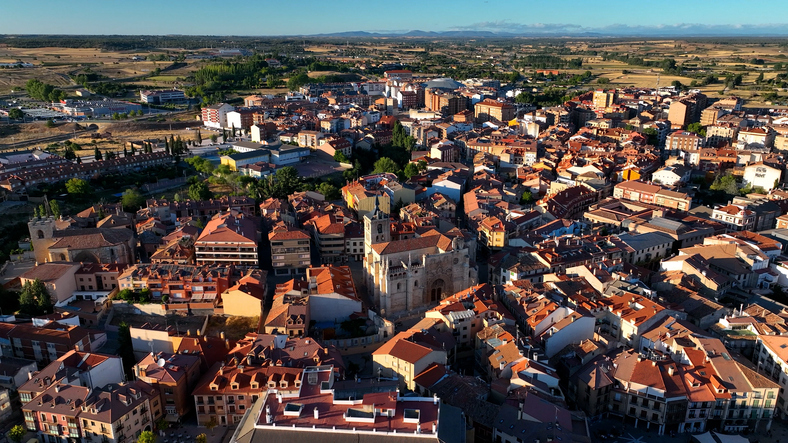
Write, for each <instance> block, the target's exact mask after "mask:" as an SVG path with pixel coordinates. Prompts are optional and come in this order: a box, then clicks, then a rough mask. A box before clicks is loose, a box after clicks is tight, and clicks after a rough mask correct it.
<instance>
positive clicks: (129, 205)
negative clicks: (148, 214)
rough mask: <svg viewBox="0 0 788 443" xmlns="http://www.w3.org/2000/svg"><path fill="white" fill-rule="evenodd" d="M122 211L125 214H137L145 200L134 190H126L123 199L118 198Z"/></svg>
mask: <svg viewBox="0 0 788 443" xmlns="http://www.w3.org/2000/svg"><path fill="white" fill-rule="evenodd" d="M120 203H121V205H123V210H124V211H127V212H137V210H138V209H139V208H141V207H142V205H144V204H145V198H144V197H143V196H142V194H140V192H139V191H138V190H136V189H126V192H124V193H123V197H121V198H120Z"/></svg>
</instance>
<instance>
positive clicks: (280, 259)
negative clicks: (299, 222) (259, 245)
mask: <svg viewBox="0 0 788 443" xmlns="http://www.w3.org/2000/svg"><path fill="white" fill-rule="evenodd" d="M268 241H269V242H270V243H271V263H272V266H273V268H274V274H275V275H294V274H303V273H304V271H305V270H306V268H307V267H309V265H310V263H311V261H310V257H311V248H310V244H311V241H310V236H309V233H307V232H306V231H304V230H303V229H298V228H296V227H294V226H290V225H288V224H285V223H280V224H277V225H276V226H274V228H273V229H272V230H271V232H270V233H269V234H268Z"/></svg>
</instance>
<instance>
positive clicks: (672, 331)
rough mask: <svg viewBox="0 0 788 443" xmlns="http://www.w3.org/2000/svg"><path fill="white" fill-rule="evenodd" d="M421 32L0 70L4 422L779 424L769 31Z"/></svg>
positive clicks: (779, 289) (745, 428)
mask: <svg viewBox="0 0 788 443" xmlns="http://www.w3.org/2000/svg"><path fill="white" fill-rule="evenodd" d="M589 29H595V28H589ZM413 32H414V33H413V35H412V36H411V37H412V38H411V37H403V36H396V37H390V38H391V40H390V42H389V43H387V45H388V46H386V47H385V48H384V47H382V46H380V41H379V40H380V39H383V38H384V37H380V36H378V37H370V36H353V37H352V38H351V37H348V39H347V41H345V42H339V40H342V39H344V37H342V38H339V37H337V36H333V37H332V36H312V37H309V39H307V38H304V39H301V40H303V41H301V42H300V43H299V42H296V40H299V38H293V39H290V40H293V41H289V40H288V39H289V38H285V37H281V38H279V37H277V38H276V39H274V40H270V41H269V40H266V39H260V40H259V41H257V40H249V37H248V36H244V35H239V36H238V39H237V41H229V40H225V41H222V42H221V45H218V46H221V47H222V48H223V49H220V48H219V47H218V46H217V47H214V43H215V42H216V41H215V40H214V39H213V38H212V37H211V38H209V37H205V38H206V39H207V40H206V41H207V42H209V46H210V47H209V48H205V43H204V42H202V43H201V42H200V41H198V40H199V39H198V38H197V37H195V36H191V37H189V36H181V35H176V36H173V37H172V42H170V43H172V46H163V45H164V43H166V42H163V41H162V42H160V43H158V46H156V51H158V52H156V54H158V55H155V56H151V57H152V58H150V59H149V58H148V56H143V55H139V54H142V52H140V51H139V50H137V46H134V45H136V44H138V43H136V42H135V41H133V39H132V41H129V38H128V37H127V36H125V37H124V36H112V38H110V37H109V36H104V37H103V38H104V40H105V41H104V40H102V38H100V37H99V36H93V37H91V36H88V37H85V38H86V39H87V41H88V42H90V44H92V45H95V46H96V47H97V48H98V47H100V48H102V49H101V50H100V51H99V50H97V52H98V53H97V54H95V58H96V59H97V60H98V59H99V56H100V54H101V51H105V52H106V51H118V53H119V54H120V53H122V58H119V60H121V61H117V62H114V63H117V73H122V75H124V76H125V77H122V76H117V75H118V74H117V73H116V74H115V77H108V76H107V71H105V70H104V69H103V68H101V64H103V63H104V62H96V63H92V62H90V61H89V60H91V59H92V57H89V58H88V57H87V56H84V54H82V55H74V57H75V59H76V58H78V57H84V58H85V60H88V61H79V62H74V64H73V66H72V68H73V72H72V73H70V74H66V73H63V74H62V75H63V76H65V77H60V78H62V79H71V80H69V81H71V83H73V84H71V83H68V82H67V81H65V80H64V81H63V82H58V83H55V84H48V83H46V82H45V80H46V81H54V80H52V79H53V78H54V76H52V75H51V74H52V73H53V72H55V71H51V72H49V71H46V72H45V70H47V69H55V67H54V66H55V64H52V63H54V62H51V63H50V62H47V64H46V65H44V64H43V63H33V62H37V61H36V60H32V59H30V60H32V61H31V63H32V65H30V66H27V65H26V63H28V58H27V56H24V57H22V56H19V57H16V58H15V59H14V60H10V61H9V62H8V63H10V64H9V65H8V66H7V67H5V66H3V69H1V70H0V117H2V118H3V119H2V120H0V197H2V198H1V199H0V200H1V201H0V219H2V220H3V221H2V222H0V259H2V260H3V262H2V263H0V285H2V287H1V288H0V368H2V372H3V373H2V375H0V433H2V436H0V439H3V438H5V439H7V440H8V441H13V442H14V443H25V442H27V443H77V442H86V443H132V442H135V443H137V442H138V443H263V442H269V441H270V442H274V441H276V442H278V441H293V442H301V441H304V442H306V441H327V442H328V441H331V442H333V441H336V442H346V441H347V442H350V441H373V440H380V441H391V442H400V441H422V440H423V441H434V442H447V443H448V442H452V443H454V442H457V443H463V442H479V443H484V442H490V443H493V442H496V443H497V442H512V443H514V442H518V443H523V442H529V443H530V442H538V443H542V442H556V441H564V442H577V443H590V442H599V441H607V440H610V441H617V442H644V441H661V440H665V439H673V438H676V439H677V440H676V441H687V442H698V443H712V442H715V443H726V442H727V443H744V442H769V443H776V442H779V440H780V439H783V441H786V440H788V422H786V419H787V418H788V394H786V392H785V389H784V388H783V387H784V385H785V383H786V380H788V377H786V374H788V353H787V352H786V351H785V350H786V348H788V249H786V248H787V247H788V186H787V183H786V181H787V180H788V176H786V174H785V169H786V163H788V156H787V154H786V153H788V138H787V137H788V108H786V107H785V106H783V105H785V103H783V101H782V100H783V99H784V94H781V93H782V92H784V90H785V89H786V82H788V74H786V73H785V70H786V68H788V64H786V63H785V62H783V61H782V59H783V58H784V55H783V54H782V49H779V48H783V47H784V43H781V40H779V39H778V38H777V37H775V39H776V40H774V41H772V40H770V39H764V40H763V42H761V41H760V40H757V41H756V40H752V41H751V40H744V43H742V42H740V41H739V40H735V39H734V40H733V42H734V43H731V44H734V45H737V46H736V47H737V48H739V49H740V50H741V51H742V52H741V53H739V52H737V53H736V54H737V55H736V58H735V60H734V55H733V54H729V57H730V58H725V57H728V56H725V57H723V55H720V54H721V52H719V51H723V49H720V48H722V47H723V46H724V44H723V43H720V42H718V41H716V40H714V41H708V40H705V39H703V38H691V37H689V36H688V37H686V39H678V38H674V39H669V42H670V44H669V45H668V44H665V43H660V42H657V41H656V40H655V41H653V42H652V41H649V43H648V45H646V46H647V47H646V49H644V47H643V45H644V44H646V43H638V42H635V41H634V40H632V39H630V40H626V41H627V42H628V43H627V45H630V46H631V47H632V48H634V49H633V53H632V55H628V54H627V53H626V52H625V51H624V50H625V49H626V47H625V45H623V43H622V41H623V40H621V41H620V40H618V39H611V41H608V40H607V39H602V38H595V37H594V38H592V37H583V38H580V37H578V41H579V42H580V43H577V42H575V41H574V40H573V39H568V38H567V39H563V37H561V39H558V40H556V41H553V40H544V41H543V40H541V39H537V38H533V39H532V37H526V36H514V34H513V36H508V37H505V38H504V37H503V36H502V35H501V34H494V35H497V36H498V37H495V38H493V37H491V36H484V35H482V36H477V34H475V33H473V32H470V31H468V34H467V35H465V34H462V33H460V31H457V32H458V33H460V34H458V35H457V36H453V37H451V38H449V37H445V36H443V35H442V34H441V33H437V32H436V33H434V35H432V34H431V35H430V36H429V38H430V39H434V41H433V42H432V43H429V44H427V43H425V42H424V41H423V39H425V38H426V37H422V36H421V34H420V31H419V32H417V31H413ZM288 35H289V34H288ZM380 35H384V34H380ZM20 38H21V39H22V42H26V43H24V44H27V45H30V47H35V48H37V49H39V50H46V51H54V52H58V51H56V49H57V48H58V45H57V44H55V43H57V42H59V41H60V40H59V39H60V38H63V39H66V40H63V41H62V44H63V47H66V45H72V46H75V45H76V43H75V42H74V41H72V40H68V39H70V38H72V37H67V36H49V37H46V36H44V37H36V38H42V39H44V38H46V40H45V42H46V44H44V43H36V42H37V41H38V40H30V41H28V40H26V39H28V38H32V37H30V36H23V37H20ZM146 38H147V37H141V42H147V40H146ZM162 38H163V37H162ZM168 38H169V37H168ZM385 38H386V39H388V38H389V37H385ZM499 38H500V39H501V40H502V41H503V42H504V43H502V42H501V41H498V39H499ZM726 38H728V37H726ZM731 38H732V37H731ZM742 38H744V37H742ZM50 39H52V41H50ZM195 39H197V40H195ZM307 40H309V41H307ZM520 40H522V41H527V42H530V43H528V44H525V43H523V44H522V45H521V43H522V42H521V41H520ZM53 41H54V42H55V43H53ZM102 41H104V43H102ZM666 41H668V40H666ZM107 42H109V43H112V45H116V46H112V48H109V47H108V46H102V45H108V44H109V43H107ZM271 42H277V43H276V44H273V43H271ZM14 44H15V43H14V42H10V41H8V40H6V39H5V38H4V37H2V36H0V61H2V60H4V57H6V56H7V54H5V53H4V51H9V54H11V53H16V52H14V51H22V50H23V49H25V48H24V45H22V46H19V47H17V46H14ZM85 44H86V45H88V43H85ZM20 45H21V43H20ZM139 45H143V43H139ZM145 45H153V43H145V44H144V45H143V46H145ZM682 45H684V46H682ZM759 45H760V46H759ZM180 46H183V48H182V49H178V48H180ZM228 46H229V47H228ZM236 46H237V48H236ZM526 46H528V47H526ZM145 47H146V48H147V46H145ZM151 47H153V46H151ZM745 47H746V48H747V51H746V52H748V53H749V52H752V54H753V55H752V56H751V55H749V54H748V55H741V54H744V52H745V51H744V49H742V48H745ZM69 48H70V46H69ZM119 48H120V49H119ZM70 49H72V50H74V51H76V52H75V54H77V53H79V54H81V52H80V51H77V50H78V49H79V50H82V51H83V52H84V51H88V50H90V51H93V49H96V48H93V46H91V47H90V48H79V47H74V48H70ZM146 50H147V49H146ZM693 50H694V51H696V52H697V53H698V54H701V55H699V56H698V57H695V56H694V55H693V56H692V57H690V56H689V55H687V54H689V53H690V51H693ZM124 51H125V52H124ZM375 51H378V52H375ZM551 51H552V52H551ZM713 51H718V52H719V54H718V55H715V56H714V57H717V58H718V60H717V59H715V61H712V58H709V57H711V56H710V55H709V54H710V53H711V52H713ZM770 51H771V52H770ZM19 53H20V54H23V53H24V52H23V51H22V52H19ZM58 53H60V52H58ZM132 53H134V54H133V55H132ZM137 53H139V54H137ZM644 53H645V54H646V55H645V56H644V57H645V58H636V57H635V55H634V54H641V55H642V54H644ZM24 54H27V53H24ZM90 54H91V55H93V54H92V52H90ZM376 54H377V55H376ZM622 54H623V55H622ZM715 54H717V53H715ZM559 55H560V56H559ZM40 56H41V57H42V58H43V57H49V56H47V55H46V54H44V53H43V52H41V55H40ZM59 57H62V59H61V60H67V59H68V57H69V56H66V55H65V54H63V55H61V56H59ZM119 57H120V56H119ZM638 57H640V56H639V55H638ZM751 58H752V59H753V60H750V59H751ZM17 59H18V61H19V63H16V62H17ZM723 59H724V61H723ZM79 60H82V58H79ZM436 60H437V61H436ZM717 62H719V64H717ZM63 63H66V62H63ZM100 63H101V64H100ZM121 63H123V64H124V65H121ZM135 63H136V65H134V64H135ZM711 63H714V64H713V65H712V64H711ZM110 64H111V63H110ZM125 64H128V65H130V66H132V67H131V68H129V71H123V70H125V69H127V68H126V67H122V66H125ZM135 66H136V67H135ZM143 67H144V69H143ZM149 68H151V69H149ZM592 68H593V69H592ZM622 68H623V69H622ZM26 69H27V70H36V71H34V72H35V74H36V75H38V76H40V77H41V78H40V79H38V78H29V79H28V80H26V82H24V88H22V89H21V90H17V89H15V90H14V91H5V90H3V89H2V87H3V84H4V83H3V81H4V79H5V78H6V77H7V78H9V79H11V78H14V76H15V75H17V74H19V73H20V72H22V70H26ZM134 69H137V70H136V71H135V70H134ZM94 70H95V71H97V72H101V74H98V73H96V72H93V71H94ZM154 70H155V71H154ZM722 70H724V71H722ZM4 76H5V77H4ZM77 77H78V79H77ZM674 78H675V79H676V80H673V79H674ZM667 79H670V80H667ZM77 80H79V81H77ZM630 80H631V81H630ZM652 80H653V81H652ZM14 81H16V80H14ZM660 82H662V83H660ZM67 83H68V84H67ZM124 83H125V85H124ZM717 83H719V84H717ZM714 84H717V85H716V86H714V88H716V89H715V90H710V89H708V87H709V85H714ZM717 91H719V92H717ZM756 91H757V93H755V92H756ZM767 98H768V99H767ZM19 114H21V116H20V115H19ZM58 128H61V129H62V131H60V132H59V133H58V134H55V135H50V133H49V132H41V133H40V134H36V133H35V131H46V130H56V129H57V130H60V129H58ZM6 136H7V137H14V138H13V139H12V140H11V141H10V142H8V140H7V137H6ZM16 137H19V140H17V139H16ZM420 439H421V440H420Z"/></svg>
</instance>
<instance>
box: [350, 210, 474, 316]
mask: <svg viewBox="0 0 788 443" xmlns="http://www.w3.org/2000/svg"><path fill="white" fill-rule="evenodd" d="M390 229H391V222H390V220H389V218H388V215H387V214H385V213H383V212H382V211H379V210H375V211H373V212H372V213H370V214H367V215H365V216H364V278H365V283H366V287H367V290H368V291H370V293H371V295H372V297H371V298H372V300H373V302H374V304H375V307H376V308H377V309H378V310H379V313H380V315H382V316H384V317H385V316H401V315H403V314H407V313H410V312H417V311H419V310H424V309H427V308H430V307H432V306H435V305H437V304H438V302H439V301H440V300H442V299H443V298H445V297H448V296H451V295H452V294H454V293H457V292H459V291H461V290H463V289H467V288H469V287H471V286H473V285H474V284H476V283H477V282H478V275H477V274H478V272H477V269H476V267H475V263H474V262H473V259H472V252H475V251H471V248H475V245H474V244H473V243H472V242H469V241H468V239H466V238H465V237H464V236H463V234H462V233H461V232H460V231H459V230H454V231H453V232H451V233H448V234H441V233H440V232H438V231H436V230H431V231H428V232H426V233H424V234H422V235H421V236H418V237H414V238H409V239H407V240H396V241H391V231H390Z"/></svg>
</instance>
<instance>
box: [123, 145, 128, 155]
mask: <svg viewBox="0 0 788 443" xmlns="http://www.w3.org/2000/svg"><path fill="white" fill-rule="evenodd" d="M128 156H129V151H128V149H126V145H125V144H124V145H123V157H128Z"/></svg>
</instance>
